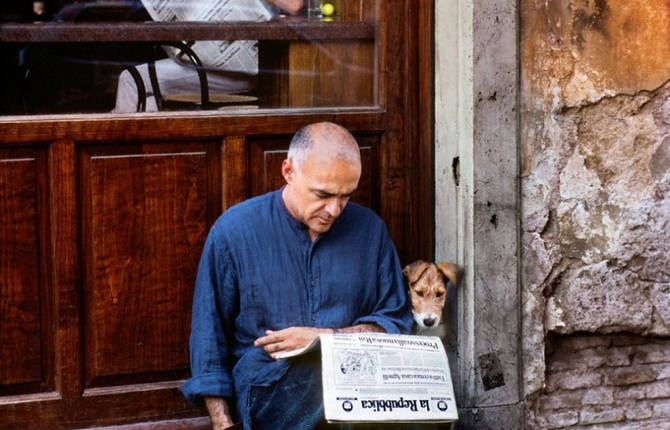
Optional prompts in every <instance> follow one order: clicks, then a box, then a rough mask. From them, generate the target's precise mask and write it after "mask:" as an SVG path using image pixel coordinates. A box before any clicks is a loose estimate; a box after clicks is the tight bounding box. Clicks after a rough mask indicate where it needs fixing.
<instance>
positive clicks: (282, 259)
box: [183, 123, 412, 429]
mask: <svg viewBox="0 0 670 430" xmlns="http://www.w3.org/2000/svg"><path fill="white" fill-rule="evenodd" d="M282 175H283V177H284V179H285V180H286V185H285V186H284V187H283V188H282V189H280V190H278V191H275V192H272V193H269V194H265V195H263V196H260V197H256V198H253V199H250V200H247V201H246V202H243V203H241V204H239V205H236V206H234V207H232V208H230V209H228V210H227V211H226V212H225V213H224V214H223V215H222V216H221V217H220V218H219V220H217V222H216V223H215V224H214V226H213V227H212V230H211V231H210V233H209V236H208V238H207V242H206V243H205V247H204V251H203V255H202V258H201V261H200V267H199V269H198V276H197V280H196V287H195V293H194V299H193V301H194V303H193V320H192V331H191V343H190V345H191V370H192V374H193V376H192V378H191V379H190V380H188V381H187V382H186V384H185V385H184V387H183V392H184V394H185V396H186V397H187V398H188V399H189V400H190V401H191V402H194V403H195V402H198V401H199V400H200V399H204V401H205V403H206V405H207V408H208V410H209V413H210V416H211V418H212V423H213V427H214V428H215V429H219V428H225V427H227V426H228V425H230V424H232V422H233V421H235V419H234V417H235V415H237V419H239V420H241V421H242V422H243V424H244V427H245V428H246V429H249V428H252V425H253V428H260V429H263V428H272V429H290V428H301V429H303V428H304V429H308V428H315V427H316V426H318V425H320V423H321V422H322V421H323V405H322V401H321V391H320V390H321V385H320V380H321V378H320V370H319V362H318V357H315V356H310V355H307V356H301V357H299V358H295V359H288V360H275V359H274V358H273V355H274V354H276V353H278V352H282V351H288V350H292V349H295V348H298V347H300V346H303V345H305V344H306V343H307V342H309V341H310V340H312V339H313V338H314V337H315V336H318V334H319V333H332V332H334V331H339V332H363V331H378V332H384V331H385V332H391V333H407V332H409V330H410V327H411V324H412V318H411V312H410V310H409V307H408V303H407V300H406V294H405V291H404V287H403V279H402V273H401V267H400V264H399V261H398V256H397V254H396V251H395V249H394V247H393V244H392V243H391V239H390V238H389V236H388V233H387V231H386V228H385V226H384V223H383V222H382V221H381V220H380V219H379V217H378V216H376V215H375V214H374V213H373V212H372V211H370V210H369V209H367V208H364V207H362V206H359V205H356V204H354V203H348V201H349V198H350V197H351V195H352V193H353V192H354V191H355V190H356V188H357V186H358V181H359V179H360V175H361V161H360V152H359V149H358V145H357V143H356V140H355V139H354V137H353V136H352V135H351V134H350V133H349V132H348V131H347V130H346V129H344V128H342V127H341V126H339V125H336V124H333V123H316V124H311V125H308V126H306V127H304V128H303V129H301V130H299V131H298V132H297V133H296V134H295V136H294V137H293V139H292V141H291V144H290V147H289V152H288V157H287V159H286V160H284V162H283V164H282ZM231 400H235V403H236V408H233V407H232V405H231V403H230V401H231ZM235 409H236V412H237V414H236V413H235Z"/></svg>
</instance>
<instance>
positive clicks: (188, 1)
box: [142, 0, 272, 74]
mask: <svg viewBox="0 0 670 430" xmlns="http://www.w3.org/2000/svg"><path fill="white" fill-rule="evenodd" d="M142 4H143V5H144V8H145V9H146V10H147V12H148V13H149V16H151V19H153V20H154V21H168V22H172V21H204V22H226V21H256V22H259V21H268V20H269V19H271V18H272V13H271V12H270V10H269V9H268V8H267V6H266V5H265V2H264V1H263V0H142ZM187 43H188V42H187ZM188 44H189V46H190V47H191V49H193V51H195V53H196V54H197V55H198V57H199V58H200V61H202V64H203V66H204V67H205V68H206V69H215V70H225V71H229V72H241V73H248V74H257V73H258V41H256V40H211V41H210V40H206V41H197V42H195V43H188ZM165 50H166V52H167V53H168V55H170V57H172V58H173V59H174V60H175V61H178V62H181V63H188V59H187V58H182V56H181V55H180V52H179V50H177V49H176V48H171V47H166V48H165Z"/></svg>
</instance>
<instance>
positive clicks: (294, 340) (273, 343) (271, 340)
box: [254, 327, 333, 358]
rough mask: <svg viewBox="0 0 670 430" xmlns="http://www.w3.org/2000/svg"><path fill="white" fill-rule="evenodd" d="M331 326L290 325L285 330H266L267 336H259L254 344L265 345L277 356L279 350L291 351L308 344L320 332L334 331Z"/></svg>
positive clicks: (272, 355) (264, 347) (265, 348)
mask: <svg viewBox="0 0 670 430" xmlns="http://www.w3.org/2000/svg"><path fill="white" fill-rule="evenodd" d="M332 331H333V330H331V329H329V328H315V327H289V328H285V329H283V330H278V331H273V330H265V336H263V337H259V338H258V339H256V341H255V342H254V346H260V347H263V349H264V350H265V352H267V353H268V354H269V355H270V357H272V358H276V357H275V355H276V354H277V353H279V352H285V351H291V350H294V349H297V348H300V347H301V346H305V345H307V344H308V343H309V342H311V341H312V340H313V339H314V338H315V337H317V336H318V335H319V333H332Z"/></svg>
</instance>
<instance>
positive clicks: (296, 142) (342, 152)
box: [287, 122, 361, 170]
mask: <svg viewBox="0 0 670 430" xmlns="http://www.w3.org/2000/svg"><path fill="white" fill-rule="evenodd" d="M308 157H310V158H311V157H314V158H315V159H316V160H318V161H320V162H329V161H332V160H343V161H349V162H352V163H356V164H360V162H361V153H360V150H359V149H358V143H356V139H355V138H354V136H352V134H351V133H350V132H349V130H347V129H346V128H344V127H342V126H340V125H338V124H335V123H332V122H317V123H314V124H309V125H306V126H305V127H303V128H301V129H300V130H298V131H297V132H296V134H295V135H294V136H293V139H292V140H291V144H290V146H289V149H288V156H287V158H288V159H289V160H291V161H292V163H293V167H294V168H295V169H296V170H299V169H300V167H301V165H302V163H303V162H304V161H305V159H306V158H308Z"/></svg>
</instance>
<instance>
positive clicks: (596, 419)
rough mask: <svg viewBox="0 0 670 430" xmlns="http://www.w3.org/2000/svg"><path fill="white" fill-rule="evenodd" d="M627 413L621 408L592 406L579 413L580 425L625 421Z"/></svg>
mask: <svg viewBox="0 0 670 430" xmlns="http://www.w3.org/2000/svg"><path fill="white" fill-rule="evenodd" d="M625 419H626V413H625V412H624V410H623V408H621V407H600V406H595V407H594V406H591V407H585V408H582V410H581V411H580V412H579V423H580V424H601V423H612V422H618V421H623V420H625Z"/></svg>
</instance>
